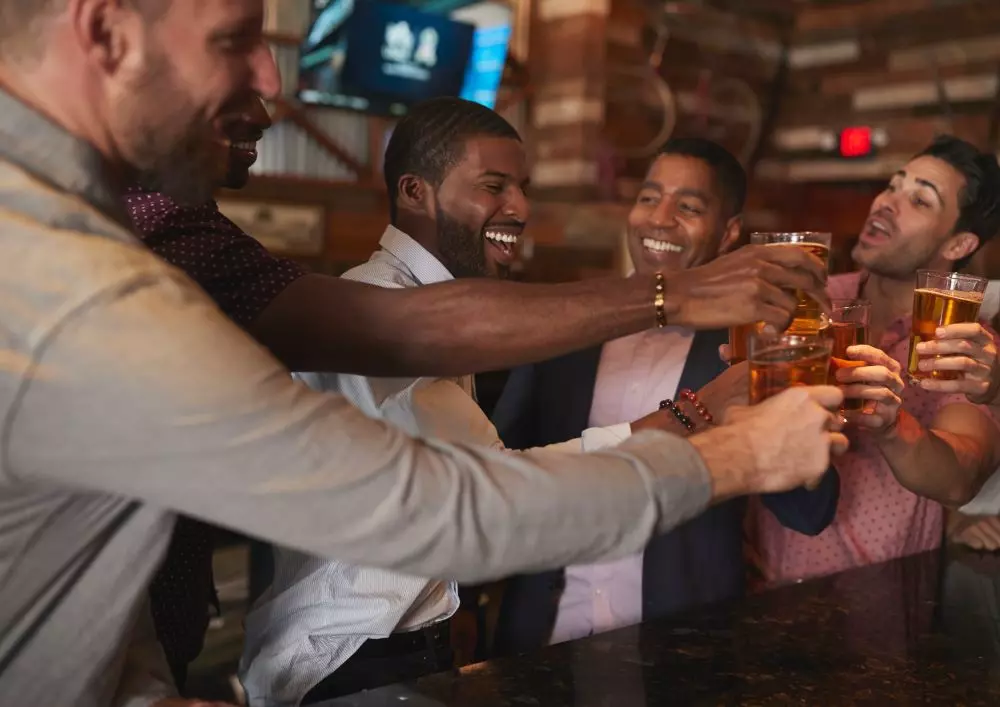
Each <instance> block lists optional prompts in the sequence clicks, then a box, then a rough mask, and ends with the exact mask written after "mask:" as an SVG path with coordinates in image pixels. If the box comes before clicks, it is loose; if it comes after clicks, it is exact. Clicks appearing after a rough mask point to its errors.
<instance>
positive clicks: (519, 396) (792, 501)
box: [493, 138, 839, 653]
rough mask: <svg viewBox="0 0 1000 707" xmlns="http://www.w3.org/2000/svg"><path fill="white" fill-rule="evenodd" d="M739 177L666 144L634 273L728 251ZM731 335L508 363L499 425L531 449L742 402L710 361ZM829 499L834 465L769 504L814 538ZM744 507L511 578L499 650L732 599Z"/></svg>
mask: <svg viewBox="0 0 1000 707" xmlns="http://www.w3.org/2000/svg"><path fill="white" fill-rule="evenodd" d="M746 183H747V179H746V174H745V172H744V170H743V168H742V167H741V166H740V164H739V162H738V161H737V160H736V158H735V157H733V156H732V155H731V154H730V153H729V152H727V151H726V150H725V149H724V148H722V147H721V146H719V145H717V144H715V143H713V142H711V141H708V140H703V139H698V138H679V139H673V140H670V141H669V142H667V144H666V145H664V147H663V149H662V150H661V152H660V154H659V155H658V156H657V158H656V159H655V161H654V162H653V164H652V165H651V167H650V169H649V172H648V174H647V175H646V179H645V181H644V183H643V185H642V187H641V189H640V191H639V194H638V197H637V198H636V201H635V204H634V206H633V207H632V210H631V212H630V213H629V217H628V234H627V240H628V250H629V254H630V256H631V258H632V262H633V264H634V266H635V269H636V271H637V272H638V273H655V272H663V273H669V272H676V271H678V270H682V269H687V268H693V267H696V266H699V265H703V264H705V263H707V262H708V261H710V260H712V259H714V258H715V257H716V256H718V255H720V254H721V253H724V252H725V251H726V250H727V249H729V248H731V247H733V246H734V245H735V244H736V242H737V240H738V238H739V235H740V229H741V227H742V216H741V212H742V209H743V202H744V199H745V196H746ZM719 286H725V283H719ZM727 336H728V334H727V331H725V330H716V331H699V332H694V331H692V330H690V329H685V328H681V327H665V328H663V329H659V330H654V331H650V332H645V333H641V334H637V335H633V336H628V337H625V338H622V339H617V340H615V341H612V342H609V343H607V344H605V345H604V346H602V347H597V348H592V349H588V350H584V351H580V352H577V353H574V354H570V355H567V356H563V357H561V358H557V359H554V360H551V361H547V362H544V363H541V364H535V365H532V366H525V367H522V368H518V369H515V370H514V371H513V372H512V374H511V376H510V378H509V379H508V382H507V386H506V387H505V389H504V393H503V395H502V396H501V398H500V400H499V402H498V403H497V406H496V408H495V410H494V415H493V418H494V423H495V424H496V427H497V429H498V431H499V433H500V436H501V438H502V439H503V441H504V443H505V444H506V445H507V447H508V448H514V449H526V448H530V447H537V446H541V445H545V444H551V443H554V442H558V441H561V440H565V439H571V438H574V437H578V436H579V435H580V432H581V431H582V430H583V429H585V428H587V427H591V426H595V425H596V426H603V425H610V424H614V423H619V422H623V421H628V420H633V419H638V418H640V417H642V416H643V415H645V414H647V413H649V412H651V411H653V410H655V409H657V407H658V406H659V403H660V401H661V400H664V399H668V398H676V397H678V393H679V391H682V390H684V389H690V390H694V391H699V397H700V398H701V400H702V401H703V402H704V403H705V405H706V406H707V408H708V411H709V412H711V411H712V410H713V409H714V410H717V411H720V410H722V409H724V408H725V407H727V406H728V404H729V403H731V402H733V398H734V397H738V396H742V398H743V400H742V402H745V400H746V380H745V378H746V366H745V365H742V366H739V367H734V368H733V369H731V370H729V371H726V367H725V364H724V363H723V362H722V361H721V360H720V358H719V354H718V349H719V345H720V344H723V343H726V341H727ZM724 372H725V373H724ZM720 374H721V377H719V376H720ZM712 381H714V383H713V382H712ZM699 422H701V420H699V419H698V418H695V424H696V425H697V424H698V423H699ZM683 431H684V430H683V428H681V427H680V426H678V432H683ZM838 494H839V480H838V477H837V475H836V471H834V470H832V469H831V470H830V471H829V472H828V473H827V474H826V476H825V477H824V479H823V481H822V483H821V484H820V486H819V488H817V489H816V490H814V491H805V490H802V489H800V490H797V491H793V492H790V493H786V494H775V495H772V496H769V497H766V498H765V499H764V502H765V505H767V506H768V508H770V509H771V511H772V512H773V513H774V514H775V515H776V516H777V517H778V518H779V519H780V520H781V521H782V523H783V524H784V525H786V526H788V527H790V528H793V529H795V530H798V531H800V532H803V533H807V534H818V533H819V532H821V531H822V530H823V528H825V527H826V526H827V525H828V524H829V523H830V521H831V520H832V519H833V516H834V513H835V510H836V505H837V498H838ZM744 512H745V501H744V500H742V499H740V500H733V501H728V502H726V503H723V504H720V505H716V506H714V507H712V508H710V509H709V510H708V511H706V512H705V513H704V514H703V515H701V516H699V517H698V518H695V519H693V520H691V521H689V522H688V523H686V524H684V525H682V526H680V527H679V528H677V529H676V530H675V531H674V532H672V533H670V534H668V535H665V536H661V537H660V538H658V539H657V540H655V541H653V542H652V543H650V545H649V546H648V547H647V549H646V552H645V553H644V554H643V555H638V556H633V557H628V558H624V559H622V560H618V561H614V562H610V563H606V564H602V565H591V566H585V567H569V568H566V569H565V570H555V571H551V572H544V573H540V574H534V575H525V576H520V577H514V578H512V579H510V580H509V581H508V582H507V584H506V587H505V590H504V597H503V603H502V606H501V610H500V616H499V620H498V623H497V626H496V634H495V645H494V648H495V650H496V651H497V652H500V653H505V652H511V651H524V650H530V649H533V648H536V647H538V646H541V645H545V644H548V643H557V642H560V641H564V640H570V639H574V638H580V637H583V636H587V635H590V634H592V633H599V632H601V631H606V630H610V629H612V628H617V627H619V626H623V625H628V624H633V623H637V622H639V621H641V620H643V619H650V618H656V617H660V616H666V615H670V614H672V613H675V612H678V611H682V610H685V609H689V608H691V607H694V606H698V605H703V604H708V603H712V602H716V601H721V600H724V599H729V598H733V597H737V596H740V595H741V594H742V592H743V589H744V583H745V578H744V562H743V548H742V525H743V516H744Z"/></svg>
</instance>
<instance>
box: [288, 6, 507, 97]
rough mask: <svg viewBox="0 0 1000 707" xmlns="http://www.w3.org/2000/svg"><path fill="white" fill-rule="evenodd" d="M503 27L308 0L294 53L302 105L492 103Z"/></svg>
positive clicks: (405, 10)
mask: <svg viewBox="0 0 1000 707" xmlns="http://www.w3.org/2000/svg"><path fill="white" fill-rule="evenodd" d="M509 38H510V28H509V26H507V25H501V26H493V27H486V28H481V29H476V28H475V27H474V26H473V25H471V24H468V23H466V22H456V21H454V20H451V19H448V18H447V17H445V16H443V15H432V14H428V13H422V12H420V11H418V10H414V9H413V8H410V7H406V6H401V5H383V4H379V3H375V2H369V1H368V0H313V9H312V22H311V23H310V26H309V30H308V32H307V34H306V38H305V40H304V41H303V43H302V46H301V48H300V54H299V85H298V97H299V100H301V101H302V102H303V103H306V104H311V105H326V106H334V107H338V108H348V109H352V110H359V111H365V112H369V113H376V114H381V115H392V116H400V115H403V114H405V113H406V111H407V108H408V107H409V106H410V105H411V104H413V103H416V102H418V101H421V100H424V99H426V98H431V97H433V96H441V95H451V96H462V97H463V98H466V99H468V100H474V101H477V102H479V103H482V104H484V105H486V106H489V107H493V104H494V103H495V101H496V91H497V88H498V87H499V85H500V78H501V76H502V74H503V64H504V59H505V57H506V51H507V42H508V41H509Z"/></svg>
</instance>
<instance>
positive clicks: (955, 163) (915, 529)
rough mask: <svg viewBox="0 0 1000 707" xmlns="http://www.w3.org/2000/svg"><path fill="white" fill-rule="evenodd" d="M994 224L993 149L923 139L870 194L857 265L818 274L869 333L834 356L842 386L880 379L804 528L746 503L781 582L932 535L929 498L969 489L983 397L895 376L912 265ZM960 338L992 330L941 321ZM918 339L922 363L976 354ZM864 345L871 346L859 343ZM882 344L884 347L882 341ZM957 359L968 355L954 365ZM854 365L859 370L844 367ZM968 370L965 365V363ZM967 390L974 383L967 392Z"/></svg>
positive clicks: (978, 479)
mask: <svg viewBox="0 0 1000 707" xmlns="http://www.w3.org/2000/svg"><path fill="white" fill-rule="evenodd" d="M998 230H1000V166H998V165H997V161H996V158H995V157H994V156H993V155H991V154H987V153H983V152H981V151H980V150H978V149H977V148H976V147H975V146H973V145H971V144H969V143H967V142H965V141H963V140H960V139H958V138H955V137H951V136H944V137H941V138H939V139H938V140H936V141H935V142H934V143H933V144H932V145H930V146H929V147H928V148H927V149H926V150H924V151H923V152H921V153H920V154H918V155H917V156H915V157H914V158H913V159H912V160H910V161H909V162H908V163H907V164H906V165H904V166H903V167H902V169H900V170H899V171H898V172H897V173H896V174H895V175H893V177H892V179H891V180H890V181H889V184H888V185H887V186H886V188H885V190H884V191H883V192H882V193H881V194H879V195H878V196H877V197H876V198H875V200H874V201H873V202H872V205H871V210H870V212H869V216H868V219H867V220H866V221H865V224H864V225H863V226H862V228H861V233H860V237H859V239H858V243H857V245H856V246H855V247H854V251H853V253H852V257H853V259H854V262H855V263H856V264H857V265H858V266H860V268H861V269H860V270H859V271H858V272H853V273H849V274H845V275H837V276H834V277H831V278H830V283H829V287H828V292H829V294H830V296H831V297H832V298H834V299H850V298H856V297H861V298H864V299H867V300H869V301H870V302H871V326H870V333H869V340H870V342H871V343H873V344H874V345H875V346H877V347H878V349H881V351H877V352H874V353H876V354H877V356H874V357H868V359H867V362H868V363H869V364H870V365H869V366H868V367H866V368H862V369H845V370H841V371H839V372H838V373H837V380H838V382H839V383H841V384H845V385H847V386H848V388H855V389H858V388H864V387H867V386H872V385H882V386H884V388H883V390H884V391H886V392H888V391H889V390H891V391H894V393H893V395H892V396H889V397H886V398H884V399H883V401H882V402H880V403H878V406H877V407H876V408H875V409H874V410H869V411H866V412H867V413H868V414H861V415H854V417H855V420H854V421H855V422H857V423H858V425H859V427H856V428H854V429H853V431H852V432H851V436H852V439H851V450H850V451H849V452H848V453H847V454H845V455H844V456H843V457H841V458H839V459H837V460H836V462H835V463H834V465H835V466H836V468H837V470H838V471H839V472H840V477H841V484H842V501H841V504H840V507H839V509H838V511H837V515H836V517H835V518H834V521H833V523H831V524H830V527H829V528H827V529H826V530H825V531H824V532H823V533H821V534H820V535H818V536H817V537H812V538H808V537H803V536H801V535H796V534H794V533H790V532H788V531H787V530H786V529H784V528H781V527H780V526H779V525H778V524H777V523H776V522H775V520H774V518H773V517H771V516H770V515H769V514H766V513H755V514H754V515H755V522H754V523H753V525H754V527H755V531H756V532H755V533H754V534H755V536H756V539H755V544H756V545H757V550H758V555H759V557H760V559H761V568H762V570H763V573H764V576H765V578H766V580H767V581H768V582H770V583H786V582H792V581H797V580H800V579H804V578H808V577H813V576H817V575H824V574H831V573H834V572H839V571H841V570H845V569H849V568H851V567H855V566H859V565H866V564H871V563H875V562H882V561H886V560H890V559H893V558H895V557H900V556H903V555H909V554H913V553H917V552H921V551H924V550H930V549H933V548H936V547H938V546H939V545H940V544H941V539H942V536H943V530H944V525H943V518H944V514H943V509H942V504H945V505H950V506H958V505H961V504H962V503H965V502H967V501H969V500H970V499H971V498H972V496H973V494H975V493H976V492H977V491H978V490H979V489H980V487H981V486H982V485H983V483H984V481H985V480H986V479H987V478H988V477H989V474H990V472H991V470H993V469H994V468H996V465H997V463H998V462H1000V435H998V434H997V428H996V425H995V422H994V419H993V417H992V415H991V412H990V409H989V408H987V407H986V406H983V405H975V404H972V403H971V402H970V401H969V400H968V399H967V398H966V396H965V395H963V394H962V392H965V390H966V389H965V388H963V387H961V386H964V385H966V384H967V381H965V380H960V381H937V380H931V379H927V380H922V381H920V382H919V384H911V385H906V386H904V384H903V381H902V380H901V378H900V371H901V370H905V367H906V365H907V358H908V355H909V336H910V330H911V321H912V309H913V290H914V287H915V280H916V273H917V271H918V270H921V269H929V270H939V271H952V270H956V269H958V268H959V267H961V265H962V263H964V262H965V261H966V260H967V259H968V258H970V257H971V256H972V255H973V254H974V253H975V252H976V251H977V250H978V249H979V247H980V246H981V245H982V244H983V243H984V242H985V241H987V240H989V239H990V238H993V237H994V236H995V235H996V234H997V231H998ZM948 329H951V330H957V331H959V332H968V331H969V330H971V334H970V335H969V338H970V339H972V340H980V341H983V342H986V346H981V345H977V349H978V350H980V351H982V350H984V349H989V350H990V358H994V359H995V355H996V348H995V346H993V342H992V338H991V337H990V335H989V333H987V332H986V331H985V329H983V328H982V327H981V326H980V325H978V324H971V325H952V327H948ZM949 339H951V341H948V340H944V341H939V342H932V343H931V342H929V343H927V344H922V345H921V346H922V347H924V350H923V351H922V353H925V354H933V353H946V354H956V353H958V354H961V355H959V356H950V357H944V358H940V359H937V360H932V359H930V357H928V358H927V360H925V361H924V362H923V363H922V364H921V367H922V369H923V370H928V371H929V370H945V369H949V370H961V371H970V372H971V373H972V374H973V375H972V377H973V378H975V377H976V376H980V375H981V376H983V377H985V378H988V377H989V366H988V365H987V366H985V371H983V370H982V369H983V368H984V366H982V365H979V364H978V363H977V362H975V361H972V360H971V359H970V358H969V351H970V350H971V347H967V348H948V345H949V343H956V342H957V341H958V338H957V337H954V336H950V337H949ZM872 351H874V350H872ZM883 352H884V353H883ZM967 364H969V365H968V366H967ZM858 371H863V372H864V373H862V374H860V375H859V374H858ZM965 375H968V374H965ZM977 392H981V391H977Z"/></svg>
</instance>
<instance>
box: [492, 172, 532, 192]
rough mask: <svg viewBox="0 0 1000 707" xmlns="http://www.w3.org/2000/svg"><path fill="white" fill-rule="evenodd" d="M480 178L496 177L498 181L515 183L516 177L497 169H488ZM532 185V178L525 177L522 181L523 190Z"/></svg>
mask: <svg viewBox="0 0 1000 707" xmlns="http://www.w3.org/2000/svg"><path fill="white" fill-rule="evenodd" d="M480 177H496V178H497V179H503V180H504V181H508V180H510V181H513V179H514V175H512V174H507V173H506V172H499V171H497V170H495V169H487V170H486V171H484V172H483V173H482V174H481V175H480ZM530 184H531V178H530V177H525V178H524V179H522V180H521V188H525V187H527V186H529V185H530Z"/></svg>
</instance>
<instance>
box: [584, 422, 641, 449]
mask: <svg viewBox="0 0 1000 707" xmlns="http://www.w3.org/2000/svg"><path fill="white" fill-rule="evenodd" d="M631 436H632V425H630V424H629V423H627V422H623V423H621V424H619V425H611V426H610V427H588V428H587V429H585V430H584V431H583V434H581V435H580V446H581V447H582V448H583V451H584V452H594V451H597V450H598V449H606V448H607V447H614V446H616V445H618V444H620V443H622V442H624V441H625V440H627V439H628V438H629V437H631Z"/></svg>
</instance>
